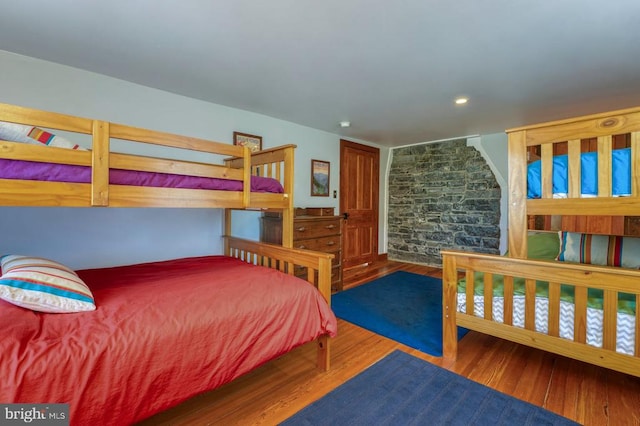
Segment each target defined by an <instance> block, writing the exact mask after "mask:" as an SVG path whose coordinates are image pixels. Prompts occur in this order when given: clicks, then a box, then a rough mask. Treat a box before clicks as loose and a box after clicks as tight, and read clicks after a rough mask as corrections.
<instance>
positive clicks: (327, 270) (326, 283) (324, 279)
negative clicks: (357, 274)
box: [316, 255, 333, 371]
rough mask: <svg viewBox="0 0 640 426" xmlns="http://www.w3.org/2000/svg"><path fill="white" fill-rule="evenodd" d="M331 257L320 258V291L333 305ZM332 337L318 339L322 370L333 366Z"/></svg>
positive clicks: (319, 363) (329, 303) (320, 367)
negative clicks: (331, 361)
mask: <svg viewBox="0 0 640 426" xmlns="http://www.w3.org/2000/svg"><path fill="white" fill-rule="evenodd" d="M331 258H333V255H332V256H331V257H326V258H320V260H319V265H318V291H320V294H322V297H324V299H325V300H326V301H327V304H328V305H329V307H331ZM330 342H331V339H329V337H327V336H321V337H319V338H318V340H317V345H318V351H317V354H318V355H317V356H318V358H317V362H316V365H317V366H318V368H319V369H320V370H322V371H328V370H329V368H331V365H330V360H331V350H330V347H329V344H330Z"/></svg>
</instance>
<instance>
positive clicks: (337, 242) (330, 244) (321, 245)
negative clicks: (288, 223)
mask: <svg viewBox="0 0 640 426" xmlns="http://www.w3.org/2000/svg"><path fill="white" fill-rule="evenodd" d="M293 247H295V248H299V249H305V250H314V251H322V252H325V253H334V252H337V251H340V250H341V249H342V241H341V238H340V235H331V236H329V237H321V238H310V239H308V240H299V241H294V242H293Z"/></svg>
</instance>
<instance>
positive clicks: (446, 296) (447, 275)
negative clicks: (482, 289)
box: [442, 253, 458, 364]
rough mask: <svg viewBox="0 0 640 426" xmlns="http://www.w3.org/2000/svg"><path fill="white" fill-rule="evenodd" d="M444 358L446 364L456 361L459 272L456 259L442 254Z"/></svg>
mask: <svg viewBox="0 0 640 426" xmlns="http://www.w3.org/2000/svg"><path fill="white" fill-rule="evenodd" d="M442 266H443V275H442V358H443V360H444V364H450V363H452V362H453V361H455V360H456V355H457V352H458V327H457V325H456V310H457V305H458V301H457V291H458V271H457V267H456V258H455V257H454V256H448V255H447V254H446V253H442Z"/></svg>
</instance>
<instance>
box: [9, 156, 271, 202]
mask: <svg viewBox="0 0 640 426" xmlns="http://www.w3.org/2000/svg"><path fill="white" fill-rule="evenodd" d="M0 178H1V179H24V180H44V181H52V182H74V183H90V182H91V168H90V167H87V166H71V165H68V164H53V163H39V162H35V161H22V160H8V159H1V158H0ZM109 183H111V184H113V185H135V186H155V187H163V188H189V189H217V190H222V191H242V187H243V182H242V181H240V180H229V179H218V178H207V177H198V176H184V175H176V174H170V173H153V172H139V171H133V170H121V169H111V170H110V171H109ZM251 191H253V192H272V193H276V194H281V193H283V192H284V188H283V187H282V185H281V184H280V182H278V181H277V180H276V179H273V178H268V177H261V176H251Z"/></svg>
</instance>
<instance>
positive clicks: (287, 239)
mask: <svg viewBox="0 0 640 426" xmlns="http://www.w3.org/2000/svg"><path fill="white" fill-rule="evenodd" d="M294 154H295V149H294V147H293V146H292V147H288V148H285V150H284V158H285V161H284V167H285V171H284V175H285V177H287V179H285V180H284V192H285V194H289V199H288V203H287V208H285V209H283V210H282V246H283V247H293V172H294V160H295V157H294ZM329 275H331V274H329Z"/></svg>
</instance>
